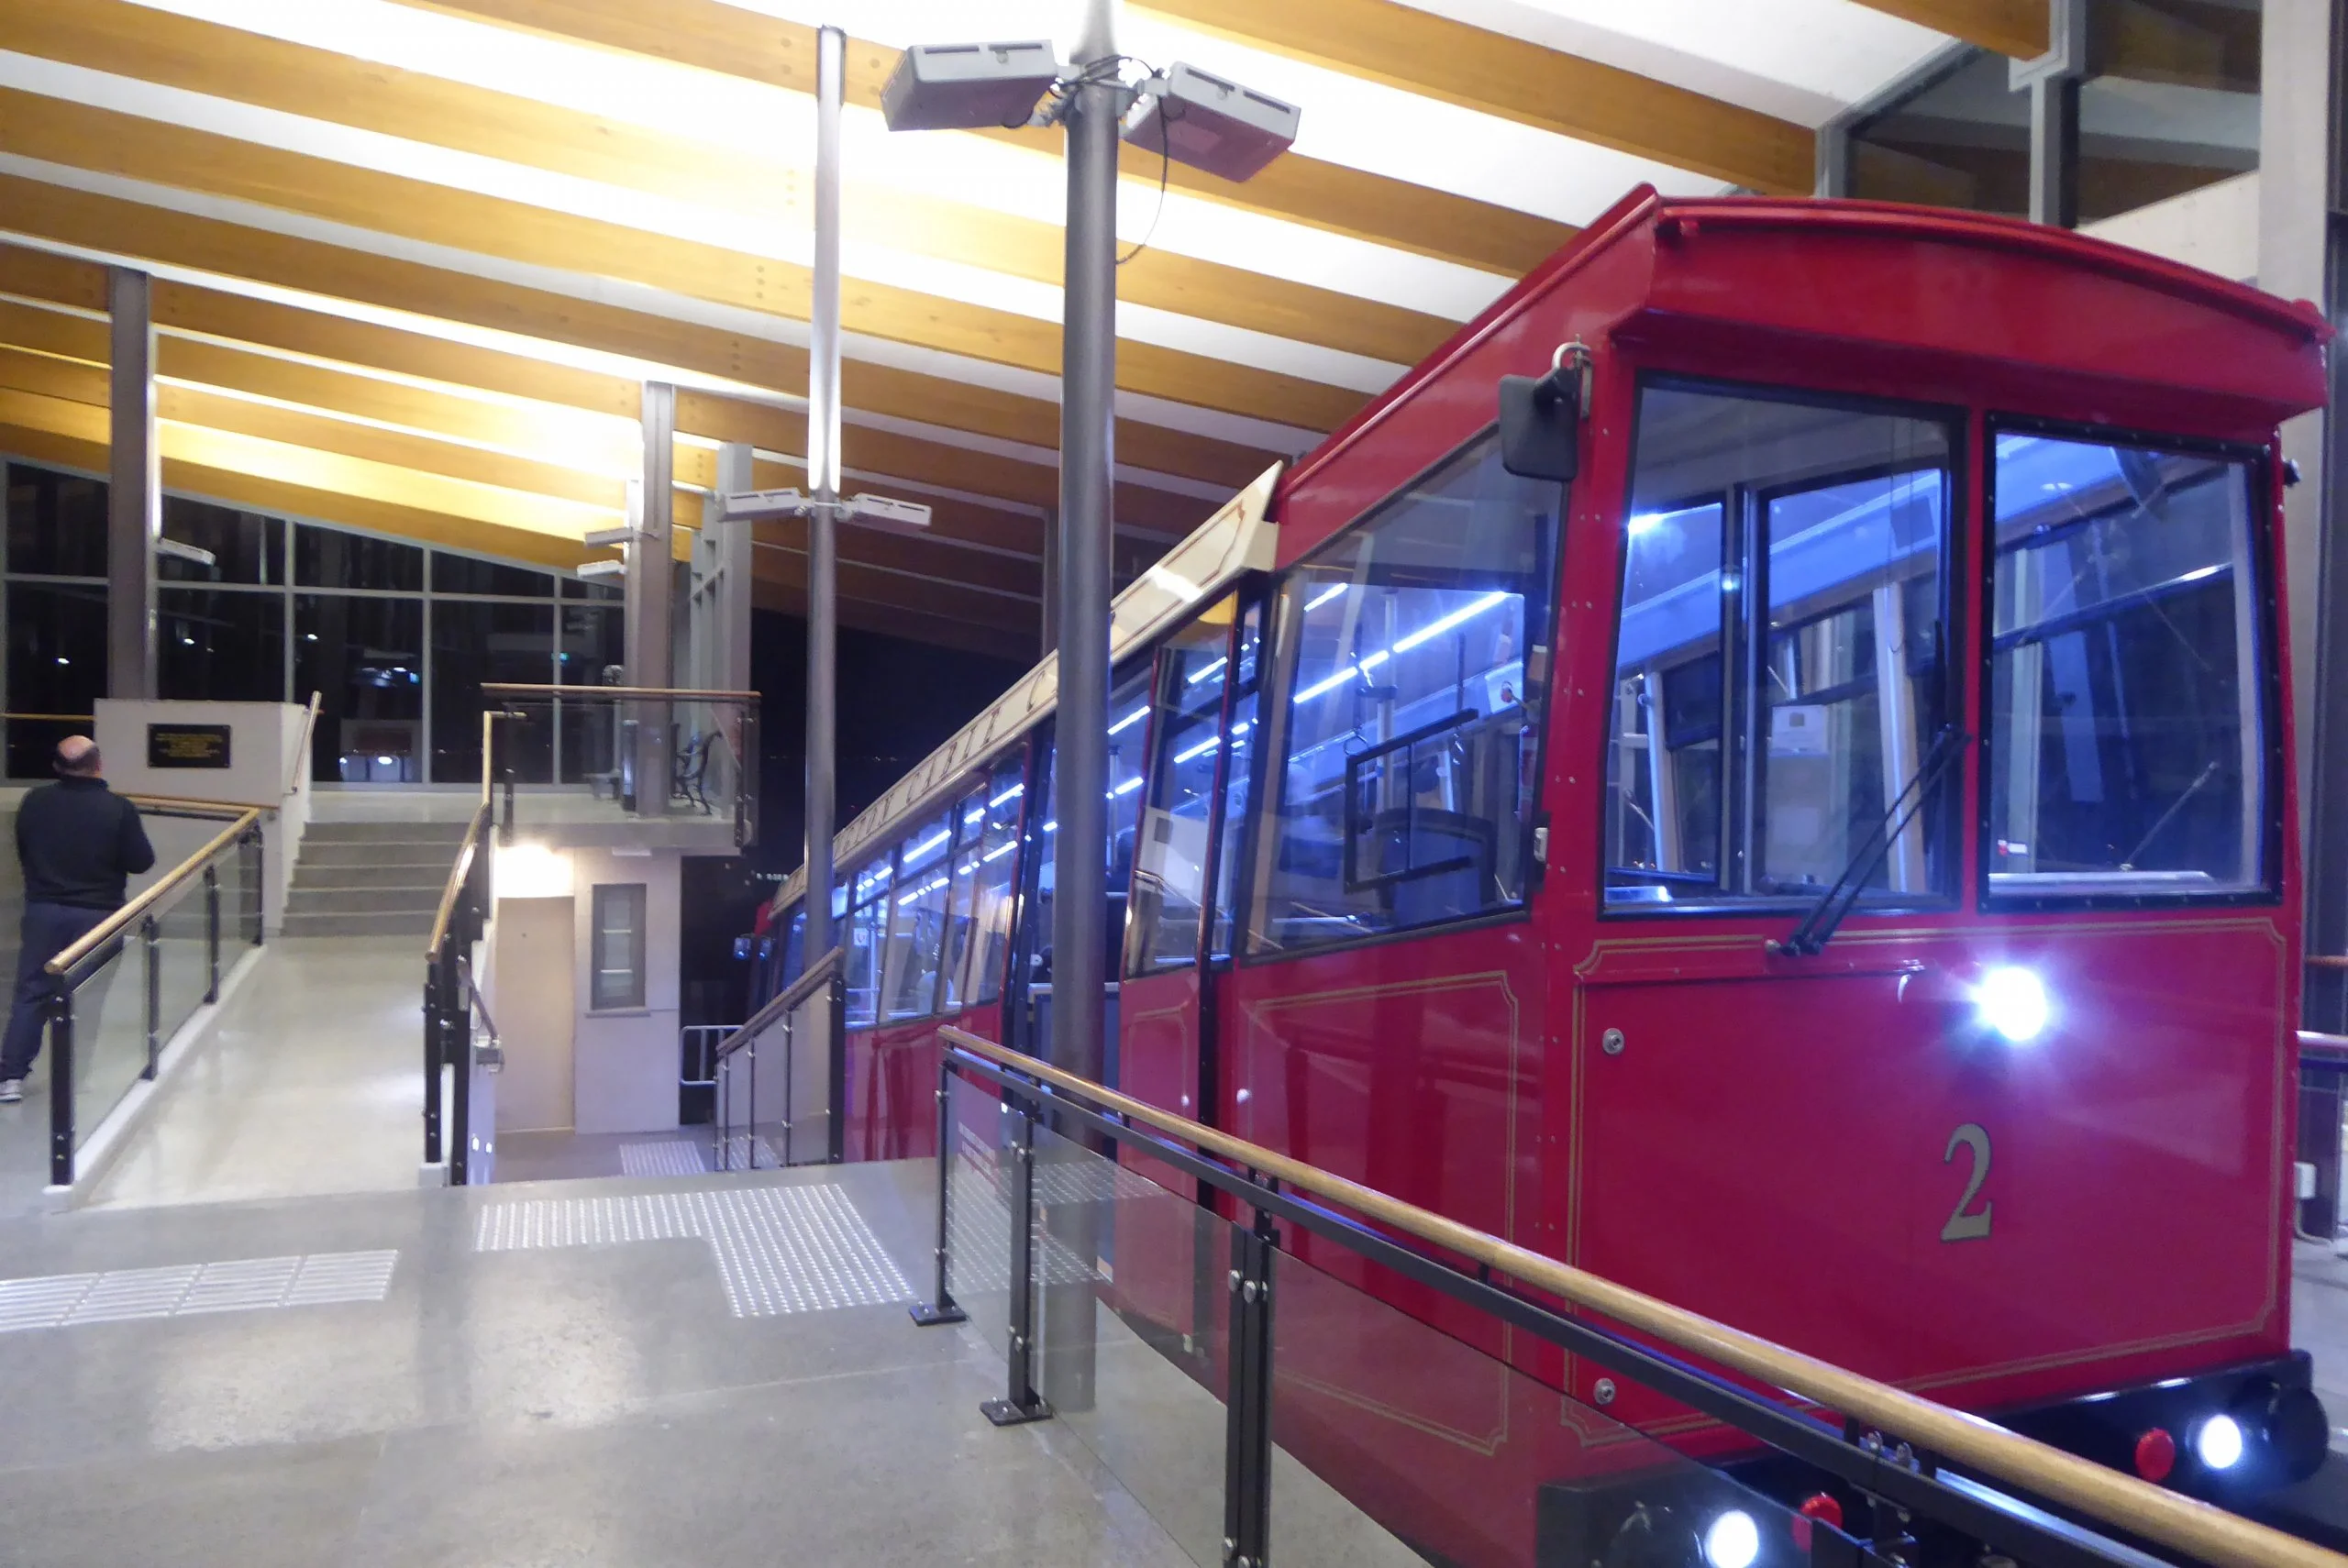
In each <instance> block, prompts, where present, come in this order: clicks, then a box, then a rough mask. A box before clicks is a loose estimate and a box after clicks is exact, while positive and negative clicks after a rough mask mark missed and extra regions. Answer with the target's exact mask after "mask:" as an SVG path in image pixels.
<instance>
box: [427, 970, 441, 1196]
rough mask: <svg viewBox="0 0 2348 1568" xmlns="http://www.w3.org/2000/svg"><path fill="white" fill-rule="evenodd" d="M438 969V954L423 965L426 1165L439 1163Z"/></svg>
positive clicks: (439, 987) (439, 984) (439, 1003)
mask: <svg viewBox="0 0 2348 1568" xmlns="http://www.w3.org/2000/svg"><path fill="white" fill-rule="evenodd" d="M441 951H442V952H446V951H447V949H446V948H445V947H444V948H443V949H442V950H441ZM440 969H441V964H440V954H439V953H435V954H434V955H432V956H431V957H429V958H426V960H425V961H424V1163H425V1164H426V1165H438V1164H439V1163H440V1009H441V1005H442V1003H441V989H442V988H441V982H440Z"/></svg>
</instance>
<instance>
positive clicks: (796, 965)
mask: <svg viewBox="0 0 2348 1568" xmlns="http://www.w3.org/2000/svg"><path fill="white" fill-rule="evenodd" d="M784 930H785V934H784V936H783V939H782V967H781V971H780V973H781V980H780V981H779V982H778V983H777V984H776V986H775V990H776V991H777V992H778V993H780V992H781V991H784V990H787V989H789V988H790V986H791V983H792V981H793V980H796V979H797V978H799V977H800V975H801V974H802V973H803V972H804V970H805V968H806V963H807V900H805V899H801V900H799V906H798V907H797V908H796V909H794V910H792V911H791V923H790V924H789V925H788V926H787V927H785V928H784Z"/></svg>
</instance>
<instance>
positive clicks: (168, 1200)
mask: <svg viewBox="0 0 2348 1568" xmlns="http://www.w3.org/2000/svg"><path fill="white" fill-rule="evenodd" d="M423 972H424V959H423V954H422V952H421V951H420V950H419V949H418V946H417V944H416V943H415V942H413V941H410V940H408V939H406V938H393V937H380V936H377V937H309V938H282V939H280V940H278V941H276V942H272V943H271V944H269V946H268V947H267V948H265V949H264V950H263V952H262V955H261V960H260V967H259V968H258V969H257V970H256V971H254V973H253V974H252V975H251V976H250V977H249V978H248V979H247V981H246V982H245V984H244V985H243V986H241V987H240V988H238V990H237V992H236V993H235V994H234V995H233V996H231V997H230V998H229V999H228V1000H227V1005H226V1006H224V1007H223V1008H222V1009H221V1010H220V1014H219V1017H218V1019H217V1021H216V1024H215V1027H214V1031H213V1034H212V1037H211V1038H210V1039H209V1040H208V1041H207V1042H206V1043H205V1044H204V1045H203V1046H201V1047H200V1048H199V1049H198V1050H196V1051H195V1052H194V1054H193V1055H191V1056H190V1057H189V1058H188V1060H187V1061H186V1062H185V1063H184V1064H183V1065H182V1066H181V1068H180V1070H179V1071H178V1073H177V1074H175V1075H174V1076H173V1077H172V1078H171V1079H170V1080H169V1081H168V1082H166V1083H165V1084H164V1086H163V1088H162V1090H161V1094H159V1095H158V1096H157V1099H156V1102H155V1104H154V1106H153V1108H152V1110H151V1112H150V1115H149V1117H148V1119H147V1121H146V1124H145V1125H144V1126H142V1127H141V1128H139V1129H138V1132H137V1133H136V1134H135V1135H134V1137H133V1138H132V1140H131V1142H130V1143H128V1144H127V1146H126V1147H125V1149H124V1151H123V1153H122V1154H121V1156H120V1157H119V1158H118V1159H117V1160H116V1163H115V1165H114V1168H113V1169H112V1170H111V1171H109V1172H108V1173H107V1174H106V1175H105V1176H104V1177H103V1178H102V1179H101V1180H100V1181H99V1182H98V1184H97V1186H96V1187H95V1188H94V1190H93V1192H92V1193H91V1195H90V1197H89V1198H88V1200H87V1207H90V1208H94V1209H117V1208H136V1207H145V1206H152V1205H165V1204H185V1203H220V1202H229V1201H235V1200H238V1199H247V1198H300V1197H317V1196H324V1195H328V1194H338V1193H350V1192H395V1191H402V1190H406V1189H411V1188H413V1187H415V1185H416V1171H417V1167H418V1165H419V1164H420V1163H421V1162H422V1159H423V1097H424V1075H423V1068H422V1060H423V1051H424V1046H423V1028H424V1025H423V1015H422V996H423V979H422V977H423ZM8 1109H11V1108H0V1114H5V1112H6V1110H8ZM13 1109H14V1110H17V1111H20V1112H23V1111H30V1110H33V1109H34V1106H33V1103H32V1102H31V1101H28V1102H27V1104H26V1105H24V1106H21V1107H16V1108H13ZM43 1114H45V1111H44V1112H43Z"/></svg>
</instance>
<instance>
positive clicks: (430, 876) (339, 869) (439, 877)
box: [294, 862, 454, 893]
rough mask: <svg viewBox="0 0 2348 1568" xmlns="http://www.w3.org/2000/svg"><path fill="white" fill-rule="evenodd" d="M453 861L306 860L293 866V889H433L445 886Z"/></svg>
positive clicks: (447, 882) (297, 890)
mask: <svg viewBox="0 0 2348 1568" xmlns="http://www.w3.org/2000/svg"><path fill="white" fill-rule="evenodd" d="M453 864H454V863H453V862H452V863H450V864H449V865H442V866H313V865H310V864H308V863H307V862H304V863H302V864H299V865H296V866H295V867H294V891H295V892H297V893H299V892H305V891H310V890H317V891H331V890H334V889H342V888H430V889H433V890H434V891H435V892H437V891H438V890H439V889H442V888H444V887H447V886H448V884H449V871H450V870H451V869H452V868H453Z"/></svg>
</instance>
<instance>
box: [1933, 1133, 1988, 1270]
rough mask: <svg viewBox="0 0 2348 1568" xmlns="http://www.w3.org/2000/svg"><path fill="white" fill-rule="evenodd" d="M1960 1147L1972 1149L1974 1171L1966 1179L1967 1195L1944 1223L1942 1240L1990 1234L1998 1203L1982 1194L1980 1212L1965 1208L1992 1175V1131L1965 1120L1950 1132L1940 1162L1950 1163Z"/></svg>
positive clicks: (1967, 1239)
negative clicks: (1990, 1158) (1990, 1220)
mask: <svg viewBox="0 0 2348 1568" xmlns="http://www.w3.org/2000/svg"><path fill="white" fill-rule="evenodd" d="M1959 1149H1968V1150H1970V1151H1972V1154H1973V1175H1972V1176H1971V1178H1970V1179H1969V1180H1967V1181H1966V1184H1965V1196H1964V1197H1962V1198H1958V1199H1957V1200H1956V1208H1955V1210H1954V1211H1953V1212H1952V1213H1951V1214H1950V1215H1949V1217H1948V1223H1947V1224H1945V1225H1944V1226H1942V1227H1941V1240H1942V1241H1944V1242H1975V1241H1981V1240H1984V1239H1986V1238H1987V1237H1988V1234H1989V1214H1990V1211H1991V1210H1992V1209H1994V1208H1995V1207H1996V1205H1994V1204H1992V1203H1990V1202H1989V1200H1988V1199H1987V1198H1983V1199H1982V1201H1981V1211H1980V1212H1979V1213H1977V1214H1968V1213H1966V1209H1970V1208H1972V1207H1973V1200H1974V1199H1975V1198H1977V1197H1979V1196H1980V1193H1981V1187H1982V1184H1983V1183H1984V1182H1987V1181H1988V1179H1989V1134H1988V1132H1986V1131H1984V1130H1983V1129H1982V1127H1981V1125H1980V1124H1979V1123H1978V1122H1975V1121H1968V1122H1966V1124H1965V1125H1964V1126H1962V1127H1960V1128H1958V1129H1957V1130H1956V1131H1955V1132H1952V1133H1950V1134H1949V1135H1948V1147H1947V1148H1945V1149H1944V1150H1942V1151H1941V1164H1943V1165H1947V1164H1949V1163H1950V1162H1952V1161H1953V1160H1955V1158H1956V1152H1957V1150H1959Z"/></svg>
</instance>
